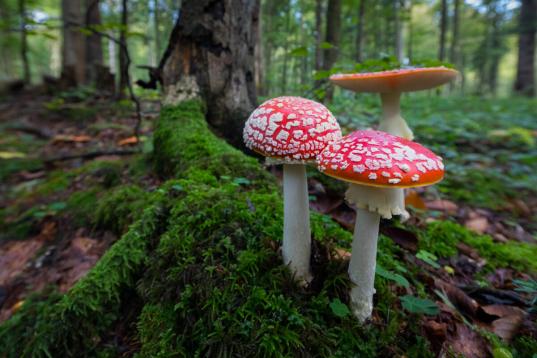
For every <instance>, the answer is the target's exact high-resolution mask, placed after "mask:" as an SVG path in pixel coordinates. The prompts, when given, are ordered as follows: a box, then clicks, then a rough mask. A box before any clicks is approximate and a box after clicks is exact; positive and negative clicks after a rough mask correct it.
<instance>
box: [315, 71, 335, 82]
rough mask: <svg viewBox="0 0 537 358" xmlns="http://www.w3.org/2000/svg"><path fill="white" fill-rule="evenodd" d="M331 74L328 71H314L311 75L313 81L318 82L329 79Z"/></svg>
mask: <svg viewBox="0 0 537 358" xmlns="http://www.w3.org/2000/svg"><path fill="white" fill-rule="evenodd" d="M331 74H332V73H331V72H330V71H315V73H314V74H313V79H314V80H316V81H318V80H324V79H325V78H328V77H330V75H331Z"/></svg>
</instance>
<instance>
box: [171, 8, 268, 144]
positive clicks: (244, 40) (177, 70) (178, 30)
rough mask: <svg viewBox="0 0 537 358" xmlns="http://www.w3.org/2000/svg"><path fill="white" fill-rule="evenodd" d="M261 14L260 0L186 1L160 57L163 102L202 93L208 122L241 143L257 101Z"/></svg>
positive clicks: (233, 142) (197, 95)
mask: <svg viewBox="0 0 537 358" xmlns="http://www.w3.org/2000/svg"><path fill="white" fill-rule="evenodd" d="M258 17H259V1H258V0H224V1H211V0H197V1H183V3H182V6H181V8H180V17H179V18H178V20H177V22H176V24H175V27H174V29H173V31H172V34H171V36H170V40H169V44H168V48H167V49H166V52H165V54H164V58H163V61H161V64H162V81H163V85H164V92H165V99H164V102H165V103H166V104H177V103H179V102H182V101H184V100H188V99H191V98H196V97H199V98H202V99H203V100H204V101H205V103H206V110H207V120H208V122H209V124H211V125H212V126H213V127H214V128H215V129H216V130H217V131H218V132H219V133H220V134H222V135H223V136H224V137H225V138H227V139H228V140H229V141H230V142H231V143H232V144H234V145H235V146H238V147H242V146H243V144H242V127H243V124H244V121H245V120H246V118H248V115H249V114H250V112H251V111H252V110H253V109H254V108H255V107H256V90H255V68H254V63H255V61H254V52H255V40H256V29H257V26H258V21H259V18H258Z"/></svg>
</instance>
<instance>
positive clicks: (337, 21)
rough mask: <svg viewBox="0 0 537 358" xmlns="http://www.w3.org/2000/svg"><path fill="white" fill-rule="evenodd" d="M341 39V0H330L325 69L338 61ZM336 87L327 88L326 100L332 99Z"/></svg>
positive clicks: (324, 56)
mask: <svg viewBox="0 0 537 358" xmlns="http://www.w3.org/2000/svg"><path fill="white" fill-rule="evenodd" d="M340 40H341V0H328V7H327V9H326V35H325V41H326V43H327V47H328V48H326V49H325V50H324V52H323V69H324V70H325V71H329V70H330V69H331V68H332V66H334V64H335V63H336V60H337V58H338V55H339V52H340V44H341V43H340ZM333 94H334V88H333V87H332V86H330V87H328V88H327V90H326V97H325V98H326V100H328V101H331V100H332V96H333Z"/></svg>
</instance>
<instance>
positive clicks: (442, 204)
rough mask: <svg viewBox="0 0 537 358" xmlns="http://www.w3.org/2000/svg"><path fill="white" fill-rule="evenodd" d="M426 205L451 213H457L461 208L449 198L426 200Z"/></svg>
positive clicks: (429, 207) (432, 208)
mask: <svg viewBox="0 0 537 358" xmlns="http://www.w3.org/2000/svg"><path fill="white" fill-rule="evenodd" d="M425 206H426V207H427V209H429V210H436V211H443V212H445V213H447V214H450V215H455V214H456V213H457V211H458V210H459V206H458V205H457V204H455V203H454V202H452V201H449V200H433V201H427V202H425Z"/></svg>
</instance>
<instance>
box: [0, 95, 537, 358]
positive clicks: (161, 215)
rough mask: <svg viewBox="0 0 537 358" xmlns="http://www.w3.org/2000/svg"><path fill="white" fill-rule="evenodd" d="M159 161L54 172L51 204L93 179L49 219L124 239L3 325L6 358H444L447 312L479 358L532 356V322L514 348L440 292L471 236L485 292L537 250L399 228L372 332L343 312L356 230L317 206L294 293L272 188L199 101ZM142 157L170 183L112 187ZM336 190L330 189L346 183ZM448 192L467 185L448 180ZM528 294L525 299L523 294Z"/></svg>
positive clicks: (180, 118)
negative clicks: (65, 214) (303, 282)
mask: <svg viewBox="0 0 537 358" xmlns="http://www.w3.org/2000/svg"><path fill="white" fill-rule="evenodd" d="M438 107H441V104H438ZM416 111H417V109H416ZM418 126H419V124H418ZM450 143H451V142H450ZM436 145H438V146H440V147H441V146H442V143H440V142H439V143H436ZM440 147H439V148H440ZM150 157H151V158H149V159H148V158H141V159H135V160H133V161H131V162H129V163H126V164H121V165H120V169H118V168H117V167H115V166H114V165H108V164H107V165H96V164H90V165H88V166H85V167H83V168H81V169H79V170H78V171H76V170H75V171H73V172H71V174H70V175H67V176H66V175H59V174H58V177H57V178H56V177H55V175H50V176H49V177H48V179H47V180H45V181H44V182H42V183H40V184H39V185H38V186H37V187H35V188H33V189H32V191H31V192H32V193H39V195H54V193H55V192H56V191H61V190H62V188H66V187H69V186H72V185H76V183H78V182H80V181H81V180H84V178H85V177H87V176H89V177H91V178H93V180H92V181H91V182H92V185H89V186H85V187H84V190H77V191H74V192H72V193H71V194H70V195H69V196H68V197H67V198H64V199H62V200H63V202H64V203H65V205H60V206H59V207H58V205H56V207H53V208H52V209H51V208H50V206H51V204H50V203H49V204H47V210H66V211H69V213H71V215H72V214H73V213H74V214H75V215H73V217H76V218H77V219H76V220H80V222H79V225H93V226H95V227H99V228H106V229H109V230H112V231H114V232H115V233H116V234H117V235H120V236H121V237H120V239H119V240H118V241H117V242H116V243H115V244H114V245H113V246H112V247H111V248H110V249H109V250H108V251H107V252H106V253H105V255H104V256H103V257H102V258H101V259H100V261H99V262H98V263H97V265H96V266H95V267H94V268H93V269H92V270H91V271H90V272H89V273H88V274H87V275H86V276H85V277H83V278H82V279H81V280H80V281H78V282H77V283H76V284H75V285H74V286H73V287H72V288H71V289H70V290H69V291H68V292H67V293H65V294H58V293H57V292H55V291H54V290H52V291H51V290H47V291H44V292H42V293H37V294H35V295H33V296H31V297H30V298H28V299H27V300H26V301H25V302H24V304H23V305H22V307H21V308H20V309H19V310H18V311H17V312H16V313H15V314H14V315H13V317H11V318H10V319H9V320H7V321H5V322H4V323H2V324H0V357H68V356H73V357H85V356H88V357H94V356H101V357H117V356H123V355H125V356H132V355H134V356H138V357H195V356H200V357H205V356H211V357H246V356H259V357H302V356H303V357H309V356H313V357H317V356H321V357H347V356H353V357H371V356H379V357H391V356H398V357H400V356H407V357H433V356H435V354H437V353H438V352H439V350H440V349H439V348H438V347H436V346H435V343H436V338H435V337H436V336H434V335H432V336H431V334H430V332H429V331H428V330H427V329H426V327H429V326H427V322H430V321H434V320H437V321H438V322H440V323H439V324H444V323H445V322H446V319H447V318H446V317H448V316H449V317H451V321H453V322H455V323H449V324H448V326H447V329H448V330H450V331H449V332H448V333H447V335H448V337H451V335H452V334H453V332H452V331H454V330H460V329H462V328H461V326H462V327H469V329H470V330H471V331H474V332H478V336H477V337H478V338H479V340H482V341H483V342H484V343H480V344H482V348H483V350H484V351H483V352H484V356H487V355H492V354H493V352H494V354H495V355H497V356H499V355H498V354H500V353H502V354H507V356H509V355H510V356H513V357H531V356H532V354H535V353H537V348H536V347H537V340H535V338H536V337H535V329H533V330H532V329H531V327H530V328H527V327H524V329H523V330H521V331H520V333H519V334H518V335H517V338H516V339H514V340H512V341H510V342H507V341H504V340H502V339H500V338H498V336H496V335H495V334H494V333H492V332H491V329H490V327H488V328H487V327H485V328H483V327H481V326H478V324H477V323H478V321H479V320H478V318H477V317H473V316H471V315H468V314H466V313H464V314H460V313H457V312H458V310H457V307H458V306H459V305H460V302H456V301H455V300H454V297H453V296H451V295H449V292H448V293H447V298H446V293H445V292H444V295H443V296H442V295H441V294H442V292H441V290H440V291H438V289H437V288H435V286H434V284H432V283H431V282H432V281H434V280H445V281H449V276H450V275H456V276H457V275H459V276H463V275H462V273H461V272H462V271H461V270H462V268H460V267H459V266H458V263H457V259H460V257H461V248H460V244H461V243H463V244H465V245H468V246H469V247H471V248H472V249H473V250H475V252H476V255H477V256H474V259H475V260H474V261H479V260H481V261H483V264H482V265H475V267H476V270H477V272H476V273H474V274H473V275H467V276H464V277H463V278H464V279H471V280H475V282H479V283H480V285H481V286H486V285H487V282H486V280H484V277H486V275H488V274H492V273H494V272H495V270H497V269H515V270H516V272H517V273H516V275H515V276H516V277H517V278H525V280H526V281H528V278H530V277H531V276H533V277H535V274H536V273H537V266H536V264H535V263H536V262H537V246H535V245H534V244H530V243H519V242H514V241H508V242H505V243H498V242H495V241H493V240H492V239H491V237H490V236H488V235H477V234H475V233H474V232H472V231H469V230H468V229H466V228H465V227H464V226H461V225H459V224H457V223H455V222H453V221H450V220H436V221H430V220H429V221H423V222H419V223H417V224H415V223H408V224H405V225H400V227H401V228H402V229H404V230H406V231H408V232H413V233H414V234H415V235H416V238H417V244H416V248H415V249H414V250H412V249H405V248H402V247H401V246H400V245H396V244H395V243H394V241H393V240H392V239H391V238H389V237H387V236H381V239H380V246H379V254H378V264H379V269H378V270H377V279H376V289H377V293H376V295H375V311H374V314H373V319H372V322H371V323H369V324H366V325H360V324H358V322H357V321H356V320H355V319H353V317H352V315H350V312H349V310H348V307H347V303H348V297H347V292H348V289H349V285H350V283H349V281H348V278H347V274H346V261H345V259H343V258H341V256H345V255H342V254H341V252H342V250H343V252H344V251H345V250H348V249H349V247H350V241H351V233H350V232H349V231H347V230H344V229H343V228H342V227H341V226H340V225H339V224H337V223H336V222H335V221H333V220H332V218H331V217H329V216H327V215H322V214H318V213H312V236H313V240H314V245H313V248H314V255H313V259H312V269H313V272H314V275H315V280H314V282H313V283H312V284H311V285H310V287H308V288H300V287H297V286H296V285H295V284H294V282H293V280H292V277H290V274H289V272H288V271H287V269H286V268H285V267H284V266H283V265H282V263H281V257H280V253H279V251H278V248H279V245H280V242H279V241H280V239H281V236H282V199H281V190H280V187H279V186H278V184H277V181H276V180H275V178H274V177H273V176H272V175H271V174H270V173H269V172H267V171H265V170H263V168H262V166H261V165H260V163H259V162H258V161H257V160H255V159H254V158H250V157H247V156H246V155H244V154H243V153H241V152H240V151H238V150H236V149H234V148H232V147H231V146H229V145H227V144H226V143H225V142H224V141H223V140H221V139H219V138H217V137H216V136H215V135H213V134H212V133H211V132H210V130H209V129H208V127H207V125H206V122H205V119H204V116H203V107H202V106H201V105H200V104H199V103H197V102H187V103H183V104H182V105H180V106H178V107H173V108H172V107H168V108H163V110H162V112H161V117H160V119H159V121H158V122H157V125H156V129H155V133H154V151H153V152H152V153H151V155H150ZM141 163H142V164H141ZM145 163H149V165H152V167H153V168H154V170H155V173H157V174H158V175H159V176H160V178H161V179H162V181H163V182H162V184H160V185H158V186H155V187H154V188H151V189H148V188H146V187H143V184H142V183H141V182H136V181H132V182H131V183H128V185H125V183H122V185H118V184H119V183H121V181H120V179H118V177H120V176H124V174H122V173H124V171H125V170H126V171H129V170H132V171H135V172H136V170H137V169H136V168H143V167H144V165H145ZM92 165H94V166H95V167H91V166H92ZM116 165H117V164H116ZM531 165H533V164H530V167H531ZM138 170H139V169H138ZM134 174H136V173H134ZM134 174H133V176H135V175H134ZM96 177H97V178H98V180H95V178H96ZM319 180H323V179H322V178H319ZM333 185H334V186H333V187H330V182H326V183H325V186H326V187H327V188H329V189H331V190H334V191H338V190H341V188H340V187H339V186H338V185H337V184H334V183H333ZM445 188H448V189H446V190H447V191H448V192H450V193H453V191H454V190H455V189H456V188H459V189H460V190H462V189H463V188H461V187H459V186H457V185H455V184H450V183H448V184H446V186H445ZM476 190H478V189H476ZM506 195H507V194H506ZM22 197H24V195H22ZM460 199H461V200H466V199H464V197H463V196H461V197H460ZM20 200H21V203H20V204H18V205H15V206H14V208H15V209H6V210H14V211H17V213H18V214H19V215H21V216H20V217H21V221H20V222H24V220H22V218H25V217H28V216H30V217H33V216H32V215H34V214H31V213H28V212H27V210H32V209H31V208H30V209H26V211H25V210H24V205H23V204H22V202H23V201H24V199H20ZM469 202H471V200H469ZM4 211H5V210H4ZM2 215H7V214H5V213H2ZM9 215H10V216H12V215H13V213H9ZM16 222H17V221H16ZM11 227H16V225H15V224H13V225H12V224H10V225H9V228H11ZM403 247H405V246H404V245H403ZM472 267H474V266H472ZM519 273H522V276H520V274H519ZM461 282H462V279H461ZM528 282H529V281H528ZM439 293H440V295H439ZM442 297H443V298H442ZM526 299H531V292H529V293H528V294H527V295H525V296H521V300H526ZM446 300H447V301H446ZM450 300H451V301H450ZM409 302H410V303H413V304H412V305H411V304H409ZM449 304H452V305H454V307H455V308H452V309H450V308H449V307H448V306H449ZM522 308H523V309H525V310H529V307H528V306H522ZM531 317H532V316H530V318H531ZM533 317H534V316H533ZM489 318H490V317H489ZM496 318H497V317H496ZM435 322H436V321H435ZM492 331H493V330H492ZM446 342H447V343H446V347H444V348H441V349H443V352H444V353H445V354H447V356H449V354H450V353H449V352H456V351H454V350H452V349H451V348H450V346H449V344H450V341H449V339H447V340H446ZM480 342H481V341H480ZM456 343H460V342H459V341H457V342H456ZM463 343H464V342H463ZM472 344H475V342H473V343H472ZM456 354H457V353H452V355H453V356H456Z"/></svg>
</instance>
